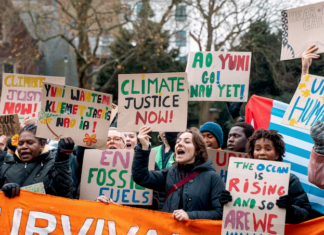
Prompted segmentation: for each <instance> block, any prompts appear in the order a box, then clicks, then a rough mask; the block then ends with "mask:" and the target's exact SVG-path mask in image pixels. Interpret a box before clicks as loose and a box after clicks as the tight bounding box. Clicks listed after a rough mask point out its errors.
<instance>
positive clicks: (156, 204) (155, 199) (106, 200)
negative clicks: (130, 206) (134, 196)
mask: <svg viewBox="0 0 324 235" xmlns="http://www.w3.org/2000/svg"><path fill="white" fill-rule="evenodd" d="M111 131H112V132H113V133H111V134H110V132H111ZM125 133H126V135H125ZM133 135H135V138H134V137H132V136H133ZM118 136H122V137H124V138H125V136H128V138H129V139H130V140H129V141H127V137H126V138H125V143H126V144H127V142H131V144H133V143H137V137H136V133H135V132H123V133H121V132H118V131H117V130H116V128H113V127H110V128H109V133H108V142H109V141H111V140H112V139H109V138H115V139H114V141H115V140H116V138H117V137H118ZM129 136H131V137H132V138H130V137H129ZM124 138H123V139H124ZM108 142H107V146H108ZM115 146H118V147H119V148H117V149H123V148H124V147H125V148H126V149H128V148H127V147H126V145H125V146H123V147H122V145H119V141H117V145H114V144H109V147H110V149H113V148H115ZM112 147H113V148H112ZM130 147H132V146H130ZM130 149H134V148H130ZM83 154H84V153H83ZM82 156H83V155H82ZM82 161H83V157H82ZM155 170H159V168H158V166H157V165H156V163H155ZM80 177H81V175H80ZM97 201H98V202H103V203H106V204H108V203H114V201H113V200H112V199H111V198H107V197H106V196H104V195H100V196H99V197H98V198H97ZM134 207H138V208H144V209H152V210H158V208H159V193H158V192H157V191H153V203H152V206H145V205H144V206H134Z"/></svg>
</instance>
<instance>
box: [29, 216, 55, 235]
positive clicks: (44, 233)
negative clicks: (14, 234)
mask: <svg viewBox="0 0 324 235" xmlns="http://www.w3.org/2000/svg"><path fill="white" fill-rule="evenodd" d="M36 219H44V220H47V221H48V225H47V227H44V228H39V227H36ZM56 225H57V221H56V218H55V216H54V215H51V214H48V213H43V212H39V211H31V212H29V216H28V222H27V227H26V232H25V235H33V234H34V233H38V234H39V235H48V234H49V233H52V232H54V230H55V229H56Z"/></svg>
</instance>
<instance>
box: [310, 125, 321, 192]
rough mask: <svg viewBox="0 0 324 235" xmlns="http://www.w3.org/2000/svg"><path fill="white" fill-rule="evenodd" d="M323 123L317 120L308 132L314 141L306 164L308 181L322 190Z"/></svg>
mask: <svg viewBox="0 0 324 235" xmlns="http://www.w3.org/2000/svg"><path fill="white" fill-rule="evenodd" d="M323 131H324V122H321V121H320V120H318V121H317V122H316V123H315V124H314V125H313V126H312V127H311V130H310V135H311V137H312V139H313V141H314V147H313V149H312V152H311V155H310V159H309V162H308V181H309V182H311V183H312V184H315V185H316V186H317V187H319V188H321V189H324V132H323Z"/></svg>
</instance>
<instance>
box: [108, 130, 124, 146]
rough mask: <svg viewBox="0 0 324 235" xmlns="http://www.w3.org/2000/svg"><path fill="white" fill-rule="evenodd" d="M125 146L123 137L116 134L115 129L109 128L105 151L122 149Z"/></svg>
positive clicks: (119, 133) (121, 134)
mask: <svg viewBox="0 0 324 235" xmlns="http://www.w3.org/2000/svg"><path fill="white" fill-rule="evenodd" d="M125 144H126V138H125V135H124V134H123V133H121V132H118V131H117V129H116V128H115V127H110V128H109V132H108V138H107V149H124V148H125Z"/></svg>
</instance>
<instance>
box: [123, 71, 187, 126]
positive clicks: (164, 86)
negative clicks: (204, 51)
mask: <svg viewBox="0 0 324 235" xmlns="http://www.w3.org/2000/svg"><path fill="white" fill-rule="evenodd" d="M187 115H188V84H187V74H186V73H151V74H120V75H119V76H118V123H117V129H118V131H121V132H126V131H138V130H139V129H140V127H142V126H144V125H148V126H150V127H151V128H152V130H153V131H173V132H174V131H185V130H186V127H187Z"/></svg>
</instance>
